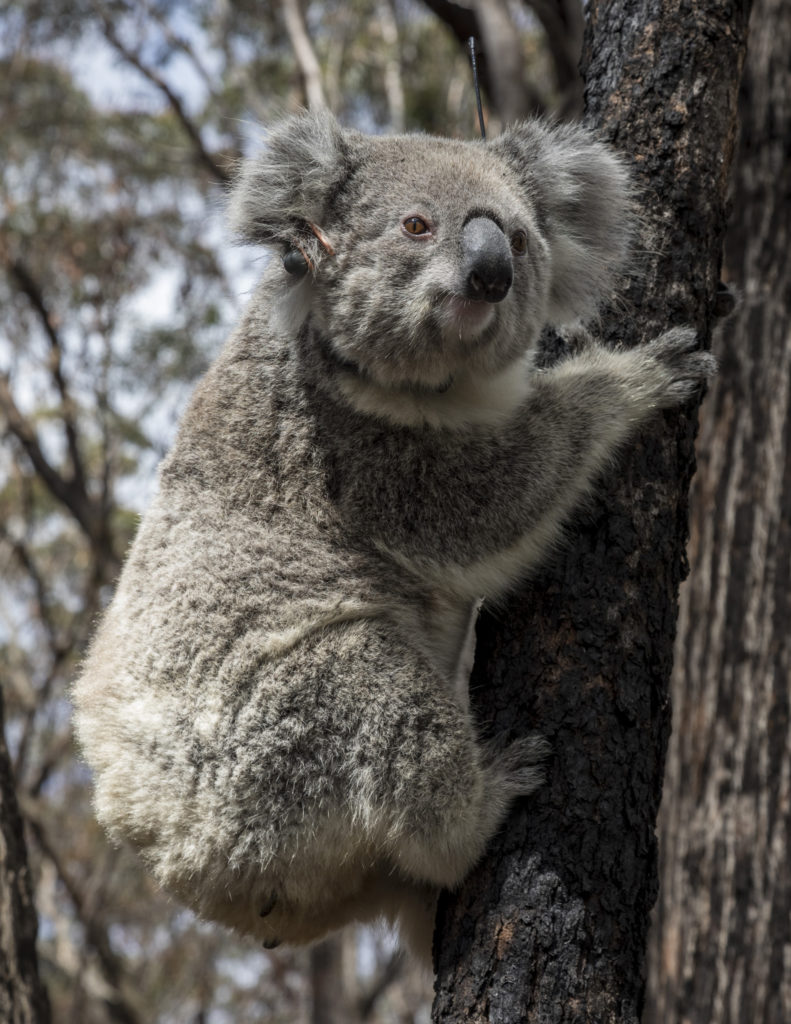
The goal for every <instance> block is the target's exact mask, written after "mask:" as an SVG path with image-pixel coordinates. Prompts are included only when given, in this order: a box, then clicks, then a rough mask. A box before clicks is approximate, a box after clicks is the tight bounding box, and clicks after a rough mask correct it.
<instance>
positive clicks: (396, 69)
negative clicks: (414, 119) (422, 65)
mask: <svg viewBox="0 0 791 1024" xmlns="http://www.w3.org/2000/svg"><path fill="white" fill-rule="evenodd" d="M376 13H377V18H378V21H379V26H380V28H381V30H382V41H383V43H384V45H385V56H384V86H385V96H387V107H388V110H389V113H390V128H391V130H392V131H394V132H403V130H404V127H405V111H406V101H405V99H404V83H403V81H402V78H401V61H400V59H399V55H400V49H399V45H398V23H397V22H396V18H395V10H394V9H393V0H379V2H378V3H377V5H376Z"/></svg>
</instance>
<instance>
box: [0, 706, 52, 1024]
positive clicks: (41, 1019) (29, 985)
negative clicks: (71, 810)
mask: <svg viewBox="0 0 791 1024" xmlns="http://www.w3.org/2000/svg"><path fill="white" fill-rule="evenodd" d="M37 927H38V925H37V920H36V909H35V907H34V905H33V886H32V884H31V880H30V870H29V868H28V862H27V848H26V846H25V837H24V833H23V831H22V817H21V815H20V813H19V807H18V806H17V801H16V793H15V791H14V777H13V772H12V770H11V761H10V759H9V757H8V750H7V749H6V745H5V734H4V727H3V698H2V692H0V1021H3V1022H4V1024H48V1022H49V1019H50V1013H49V1001H48V999H47V993H46V990H45V988H44V986H43V985H42V983H41V980H40V978H39V974H38V960H37V957H36V931H37Z"/></svg>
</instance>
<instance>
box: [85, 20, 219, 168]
mask: <svg viewBox="0 0 791 1024" xmlns="http://www.w3.org/2000/svg"><path fill="white" fill-rule="evenodd" d="M104 33H105V36H106V38H107V41H108V42H109V43H110V45H111V46H113V47H114V48H115V49H116V50H117V51H118V53H120V54H121V56H122V57H123V58H124V60H126V61H127V62H128V63H129V64H131V65H132V67H133V68H136V69H137V70H138V71H139V72H140V74H141V75H143V77H144V78H146V79H147V80H148V81H149V82H150V83H151V84H152V85H153V86H155V87H156V88H157V89H158V90H159V91H160V92H161V93H162V95H163V96H164V97H165V99H166V100H167V101H168V104H169V105H170V109H171V110H172V111H173V113H174V114H175V116H176V119H177V120H178V122H179V124H181V126H182V128H183V129H184V131H185V133H186V134H187V137H188V138H189V140H190V142H191V143H192V146H193V148H194V150H195V154H196V156H197V157H198V161H199V162H200V163H202V164H203V166H204V167H205V168H206V170H207V171H208V172H209V173H210V174H211V176H212V177H213V178H215V179H216V180H217V181H219V182H220V183H221V184H223V185H227V184H229V183H230V181H231V175H230V174H229V173H228V172H227V171H226V170H224V169H223V168H222V167H221V166H220V165H219V164H218V163H217V161H216V160H215V159H214V157H213V156H212V155H211V153H210V152H209V150H208V149H207V148H206V146H205V145H204V143H203V139H202V137H201V134H200V131H199V130H198V127H197V125H196V124H195V123H194V122H193V121H192V119H191V118H190V117H189V115H188V114H187V111H186V110H185V109H184V104H183V103H182V102H181V99H180V98H179V97H178V96H177V95H176V93H175V92H173V90H172V89H171V88H170V86H169V85H168V83H167V82H166V81H165V79H164V78H163V77H162V76H161V75H160V74H158V72H156V71H155V70H154V69H153V68H151V67H149V66H148V65H147V64H146V63H145V62H144V61H143V59H142V58H141V56H140V54H138V53H136V52H135V51H134V50H132V49H130V48H129V47H128V46H127V45H126V44H125V43H123V42H121V40H120V38H119V37H118V34H117V33H116V31H115V28H114V27H113V25H112V24H111V23H110V21H109V19H107V18H105V19H104Z"/></svg>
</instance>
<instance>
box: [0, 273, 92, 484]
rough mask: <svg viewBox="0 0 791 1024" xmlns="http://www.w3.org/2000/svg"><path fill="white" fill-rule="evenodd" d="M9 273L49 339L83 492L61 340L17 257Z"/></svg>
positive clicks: (76, 475) (75, 469) (39, 292)
mask: <svg viewBox="0 0 791 1024" xmlns="http://www.w3.org/2000/svg"><path fill="white" fill-rule="evenodd" d="M9 272H10V274H11V277H12V278H13V280H14V281H15V282H16V285H17V287H18V288H19V290H20V291H21V292H22V294H23V295H25V296H26V297H27V299H28V301H29V302H30V305H31V306H32V307H33V309H34V311H35V313H36V315H37V317H38V319H39V320H40V322H41V325H42V327H43V328H44V333H45V334H46V336H47V339H48V340H49V347H50V356H49V369H50V373H51V374H52V379H53V381H54V382H55V387H56V388H57V389H58V394H59V395H60V399H61V407H62V413H61V416H62V419H63V428H64V432H65V434H66V444H67V447H68V450H69V458H70V459H71V466H72V473H73V481H74V486H75V487H77V488H79V490H81V491H83V492H84V491H85V489H86V488H85V469H84V466H83V462H82V456H81V455H80V445H79V442H78V438H77V423H76V417H75V404H74V400H73V399H72V397H71V393H70V391H69V388H68V386H67V384H66V380H65V378H64V376H63V360H62V354H63V345H62V343H61V340H60V335H59V334H58V332H57V330H56V329H55V322H54V320H53V318H52V316H51V314H50V312H49V310H48V309H47V306H46V303H45V302H44V293H43V292H42V290H41V288H40V286H39V284H38V282H37V281H36V280H35V278H34V277H33V275H32V274H31V272H30V270H29V269H28V267H27V266H26V265H25V263H23V262H22V260H21V259H18V258H17V259H15V260H13V261H12V262H11V264H10V266H9Z"/></svg>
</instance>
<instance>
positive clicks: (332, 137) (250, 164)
mask: <svg viewBox="0 0 791 1024" xmlns="http://www.w3.org/2000/svg"><path fill="white" fill-rule="evenodd" d="M347 173H348V167H347V156H346V146H345V142H344V132H343V129H342V128H341V127H340V125H339V124H338V122H337V121H336V120H335V118H334V117H333V116H332V114H330V113H329V112H328V111H326V110H322V111H315V112H304V113H302V114H297V115H295V116H294V117H289V118H287V119H286V120H284V121H281V122H279V123H278V124H275V125H274V126H273V127H272V128H271V129H270V130H269V132H268V133H267V137H266V144H265V148H264V151H263V152H262V153H261V154H260V155H259V156H257V157H254V158H252V159H250V160H245V161H244V163H243V164H242V168H241V173H240V174H239V177H238V179H237V181H236V184H235V186H234V188H233V191H232V193H231V198H230V204H229V209H228V214H229V220H230V224H231V228H232V230H233V231H234V232H235V233H236V234H237V235H239V236H240V237H241V238H243V239H244V240H245V241H248V242H257V243H260V244H264V245H277V244H288V243H290V242H292V241H293V239H294V238H295V237H296V236H298V235H299V234H301V233H302V232H303V231H304V228H305V225H306V224H307V223H313V224H317V225H319V226H321V220H322V216H323V214H324V210H325V207H326V203H327V198H328V196H329V195H330V194H331V193H332V192H333V191H334V189H335V188H336V187H337V185H338V183H339V182H340V181H341V180H342V179H343V178H344V177H345V175H346V174H347Z"/></svg>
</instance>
